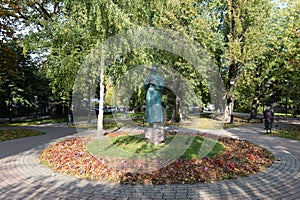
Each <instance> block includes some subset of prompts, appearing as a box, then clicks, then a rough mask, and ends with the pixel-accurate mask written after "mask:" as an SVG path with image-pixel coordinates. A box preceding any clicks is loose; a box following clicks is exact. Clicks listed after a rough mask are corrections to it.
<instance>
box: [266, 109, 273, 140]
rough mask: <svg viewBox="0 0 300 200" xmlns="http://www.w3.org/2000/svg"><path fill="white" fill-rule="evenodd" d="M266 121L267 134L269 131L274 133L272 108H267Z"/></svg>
mask: <svg viewBox="0 0 300 200" xmlns="http://www.w3.org/2000/svg"><path fill="white" fill-rule="evenodd" d="M264 119H265V129H266V134H267V133H268V131H270V133H272V126H273V122H274V112H273V111H272V110H271V108H270V106H268V107H267V109H266V110H265V111H264Z"/></svg>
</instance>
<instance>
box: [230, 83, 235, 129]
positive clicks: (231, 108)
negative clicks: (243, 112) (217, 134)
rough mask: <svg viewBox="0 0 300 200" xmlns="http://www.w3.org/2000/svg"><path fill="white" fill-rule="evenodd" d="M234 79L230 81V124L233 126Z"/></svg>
mask: <svg viewBox="0 0 300 200" xmlns="http://www.w3.org/2000/svg"><path fill="white" fill-rule="evenodd" d="M234 83H235V80H234V79H230V93H231V102H230V124H233V121H234V119H233V106H234Z"/></svg>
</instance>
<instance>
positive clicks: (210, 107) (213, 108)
mask: <svg viewBox="0 0 300 200" xmlns="http://www.w3.org/2000/svg"><path fill="white" fill-rule="evenodd" d="M207 110H208V111H214V110H215V106H214V105H212V104H210V105H208V106H207Z"/></svg>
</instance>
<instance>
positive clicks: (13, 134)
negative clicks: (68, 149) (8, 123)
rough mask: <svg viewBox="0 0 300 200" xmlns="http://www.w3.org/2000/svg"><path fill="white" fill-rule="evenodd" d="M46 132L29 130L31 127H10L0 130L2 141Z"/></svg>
mask: <svg viewBox="0 0 300 200" xmlns="http://www.w3.org/2000/svg"><path fill="white" fill-rule="evenodd" d="M42 134H45V133H43V132H39V131H35V130H29V129H8V130H0V141H5V140H13V139H17V138H24V137H30V136H36V135H42Z"/></svg>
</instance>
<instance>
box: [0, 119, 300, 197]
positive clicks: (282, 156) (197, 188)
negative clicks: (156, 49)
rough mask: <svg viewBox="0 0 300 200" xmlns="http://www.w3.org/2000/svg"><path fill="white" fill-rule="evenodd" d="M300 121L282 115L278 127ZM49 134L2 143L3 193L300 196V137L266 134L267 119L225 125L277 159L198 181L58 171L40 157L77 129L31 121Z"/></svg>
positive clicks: (227, 132)
mask: <svg viewBox="0 0 300 200" xmlns="http://www.w3.org/2000/svg"><path fill="white" fill-rule="evenodd" d="M291 124H300V122H299V121H296V120H294V121H291V120H289V121H285V120H282V121H278V122H277V125H278V127H277V128H281V127H285V126H288V125H291ZM28 128H31V129H36V130H42V131H44V132H47V133H49V134H45V135H40V136H35V137H30V138H23V139H17V140H11V141H4V142H1V143H0V199H107V200H109V199H116V200H118V199H126V200H135V199H143V200H144V199H149V200H150V199H151V200H155V199H182V200H184V199H195V200H198V199H205V200H206V199H208V200H209V199H300V181H299V180H300V145H299V144H300V142H299V141H294V140H288V139H282V138H278V137H271V136H268V135H263V134H262V133H263V132H264V130H263V124H255V125H251V126H246V127H239V128H233V129H228V130H223V131H221V135H224V136H230V137H237V138H240V139H247V140H249V141H251V142H254V143H257V144H259V145H261V146H264V147H266V148H268V149H269V150H270V151H271V152H272V153H273V154H274V156H275V157H276V160H277V161H276V162H275V163H274V164H273V165H272V166H271V167H270V168H269V169H268V170H265V171H263V172H260V173H258V174H255V175H251V176H249V177H240V178H238V179H231V180H225V181H220V182H216V183H199V184H193V185H180V184H172V185H154V186H143V185H120V184H114V183H105V182H99V181H88V180H84V179H79V178H76V177H70V176H67V175H63V174H56V173H54V172H53V171H52V170H51V169H50V168H48V167H46V166H44V165H42V164H41V163H39V159H38V157H39V154H40V152H41V150H43V149H44V148H45V147H46V146H47V145H49V144H50V143H52V142H55V141H57V140H61V139H63V138H65V137H74V136H77V135H78V134H77V133H76V130H75V129H72V128H68V127H64V126H62V125H60V126H57V125H47V126H32V127H28Z"/></svg>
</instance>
